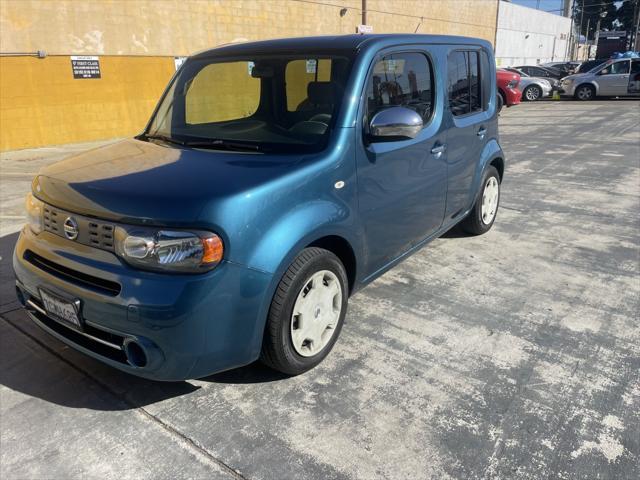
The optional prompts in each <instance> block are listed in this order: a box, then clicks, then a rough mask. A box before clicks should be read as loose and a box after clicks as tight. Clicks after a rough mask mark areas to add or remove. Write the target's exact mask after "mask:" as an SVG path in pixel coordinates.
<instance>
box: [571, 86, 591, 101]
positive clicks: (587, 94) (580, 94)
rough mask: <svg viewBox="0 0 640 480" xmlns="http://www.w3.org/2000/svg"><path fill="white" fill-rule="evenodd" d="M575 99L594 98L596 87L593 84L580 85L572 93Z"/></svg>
mask: <svg viewBox="0 0 640 480" xmlns="http://www.w3.org/2000/svg"><path fill="white" fill-rule="evenodd" d="M573 97H574V98H575V99H576V100H593V99H594V98H596V89H595V88H594V87H593V85H580V86H579V87H578V88H576V91H575V92H574V94H573Z"/></svg>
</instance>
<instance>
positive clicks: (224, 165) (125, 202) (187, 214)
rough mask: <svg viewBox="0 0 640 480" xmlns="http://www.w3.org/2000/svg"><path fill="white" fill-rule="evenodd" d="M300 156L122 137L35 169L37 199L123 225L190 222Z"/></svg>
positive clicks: (288, 167) (279, 171)
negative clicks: (180, 145) (179, 145)
mask: <svg viewBox="0 0 640 480" xmlns="http://www.w3.org/2000/svg"><path fill="white" fill-rule="evenodd" d="M296 159H300V156H292V155H289V156H276V155H263V154H255V153H241V152H225V151H212V150H194V149H187V148H177V147H174V146H165V145H162V144H156V143H149V142H145V141H141V140H136V139H128V140H124V141H121V142H118V143H114V144H110V145H107V146H103V147H99V148H97V149H94V150H89V151H87V152H84V153H81V154H78V155H75V156H72V157H70V158H68V159H66V160H63V161H61V162H58V163H55V164H53V165H50V166H48V167H45V168H44V169H43V170H41V171H40V172H39V174H38V176H37V178H36V181H35V182H34V189H35V193H36V196H38V197H39V198H40V199H41V200H43V201H45V202H47V203H50V204H51V205H53V206H56V207H59V208H62V209H65V210H69V211H71V212H74V213H79V214H84V215H88V216H94V217H98V218H105V219H111V220H114V221H121V222H132V223H146V224H158V225H176V226H179V225H193V224H194V222H195V221H196V220H197V219H198V218H199V215H200V213H201V212H202V210H203V208H204V207H205V205H207V204H208V203H210V202H211V201H212V200H214V201H215V200H216V199H225V198H229V197H231V196H233V195H234V194H238V193H240V192H244V191H247V190H250V189H252V188H253V187H255V186H257V185H260V184H263V183H265V182H267V181H269V180H270V179H272V178H274V177H277V176H280V175H283V174H284V172H286V171H290V170H291V169H292V166H293V165H294V164H295V163H296Z"/></svg>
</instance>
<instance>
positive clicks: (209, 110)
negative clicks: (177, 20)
mask: <svg viewBox="0 0 640 480" xmlns="http://www.w3.org/2000/svg"><path fill="white" fill-rule="evenodd" d="M351 64H352V58H351V55H350V52H346V53H342V52H341V53H340V54H339V55H335V56H333V55H326V54H319V53H317V52H309V53H308V54H305V53H301V54H295V55H266V54H265V55H251V56H248V57H242V58H233V59H228V58H225V59H219V58H211V57H209V58H202V59H200V58H194V59H190V60H188V61H187V62H186V63H185V64H184V65H183V66H182V67H181V69H180V71H179V72H178V73H177V74H176V76H175V78H174V80H173V82H172V83H171V86H170V88H169V89H168V90H167V92H166V93H165V95H164V97H163V98H162V100H161V101H160V103H159V105H158V107H157V109H156V111H155V113H154V116H153V117H152V119H151V122H150V123H149V127H148V128H147V130H146V131H145V133H144V134H143V135H142V136H141V138H142V139H147V140H153V139H157V140H160V141H163V142H169V143H176V144H180V145H184V146H192V147H198V148H212V149H224V150H236V151H240V150H249V151H258V152H260V151H263V152H286V153H296V152H312V151H319V150H321V149H323V148H324V146H325V145H326V142H327V139H328V136H329V132H330V130H331V129H332V127H333V125H334V123H335V120H336V117H337V114H338V110H339V108H340V104H341V101H342V96H343V92H344V87H345V85H346V82H347V78H348V75H349V72H350V69H351Z"/></svg>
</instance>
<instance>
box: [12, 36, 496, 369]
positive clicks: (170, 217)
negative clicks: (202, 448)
mask: <svg viewBox="0 0 640 480" xmlns="http://www.w3.org/2000/svg"><path fill="white" fill-rule="evenodd" d="M495 79H496V71H495V63H494V59H493V54H492V47H491V44H489V43H488V42H486V41H484V40H479V39H473V38H464V37H451V36H428V35H347V36H334V37H331V36H327V37H316V38H298V39H281V40H272V41H262V42H253V43H243V44H232V45H226V46H222V47H219V48H215V49H212V50H208V51H205V52H202V53H198V54H196V55H194V56H192V57H190V58H189V59H188V60H187V61H186V62H185V63H184V64H183V65H182V66H181V67H180V69H179V70H178V71H177V72H176V74H175V75H174V77H173V78H172V79H171V81H170V83H169V86H168V87H167V89H166V91H165V92H164V94H163V95H162V98H161V99H160V102H159V103H158V106H157V107H156V109H155V111H154V113H153V115H152V117H151V120H150V121H149V123H148V125H147V127H146V128H145V129H144V131H143V132H142V133H141V134H139V135H138V136H137V137H135V138H130V139H126V140H123V141H120V142H117V143H114V144H110V145H107V146H103V147H99V148H96V149H94V150H90V151H87V152H84V153H81V154H79V155H75V156H73V157H71V158H68V159H66V160H64V161H61V162H59V163H56V164H53V165H50V166H48V167H45V168H44V169H42V170H41V171H40V172H39V173H38V175H37V176H36V178H35V179H34V181H33V185H32V192H31V193H30V194H29V196H28V198H27V202H26V205H27V210H28V224H27V225H25V227H24V229H23V230H22V232H21V234H20V237H19V239H18V241H17V244H16V247H15V254H14V258H13V267H14V270H15V274H16V279H17V282H16V290H17V295H18V298H19V300H20V301H21V303H22V304H23V305H24V307H25V309H26V311H27V312H28V314H29V316H30V317H31V319H32V320H33V321H34V322H36V323H37V324H38V325H39V326H40V327H41V328H43V329H44V330H46V331H47V332H49V333H50V334H51V335H53V336H55V337H57V338H58V339H60V340H61V341H63V342H65V343H67V344H69V345H70V346H72V347H73V348H76V349H78V350H80V351H82V352H84V353H85V354H87V355H90V356H92V357H94V358H97V359H99V360H101V361H103V362H105V363H107V364H109V365H112V366H113V367H116V368H119V369H121V370H124V371H126V372H129V373H132V374H136V375H140V376H144V377H147V378H151V379H156V380H183V379H188V378H199V377H203V376H206V375H209V374H212V373H214V372H219V371H222V370H227V369H231V368H234V367H239V366H242V365H246V364H249V363H251V362H253V361H255V360H257V359H261V360H262V361H263V362H265V363H266V364H267V365H269V366H271V367H273V368H274V369H277V370H279V371H281V372H284V373H286V374H292V375H294V374H299V373H302V372H304V371H306V370H309V369H310V368H312V367H314V366H315V365H317V364H318V363H319V362H321V361H322V359H323V358H325V357H326V356H327V354H328V353H329V352H330V350H331V349H332V347H333V346H334V344H335V342H336V340H337V339H338V335H339V334H340V330H341V328H342V325H343V323H344V320H345V315H346V312H347V300H348V298H349V296H350V295H352V294H353V293H354V292H356V291H357V290H358V289H360V288H362V287H363V286H365V285H366V284H368V283H369V282H371V281H372V280H374V279H375V278H376V277H378V276H380V275H382V274H383V273H384V272H385V271H387V270H388V269H390V268H392V267H393V266H394V265H396V264H397V263H398V262H400V261H402V260H403V259H405V258H407V257H408V256H409V255H410V254H412V253H413V252H415V251H417V250H418V249H420V248H421V247H422V246H424V245H425V244H427V243H428V242H429V241H430V240H432V239H434V238H436V237H438V236H439V235H441V234H442V233H444V232H446V231H447V230H449V229H451V228H452V227H453V226H454V225H456V224H458V223H460V224H461V225H462V227H463V228H464V229H465V230H466V231H468V232H470V233H471V234H482V233H484V232H486V231H488V230H489V229H490V228H491V226H492V225H493V223H494V221H495V218H496V213H497V210H498V203H499V199H500V184H501V181H502V176H503V172H504V168H505V167H504V155H503V152H502V150H501V148H500V145H499V144H498V122H497V116H496V85H495Z"/></svg>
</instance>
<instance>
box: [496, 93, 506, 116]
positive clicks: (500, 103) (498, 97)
mask: <svg viewBox="0 0 640 480" xmlns="http://www.w3.org/2000/svg"><path fill="white" fill-rule="evenodd" d="M502 107H504V98H502V94H501V93H500V92H498V94H497V95H496V110H498V113H500V111H501V110H502Z"/></svg>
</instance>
